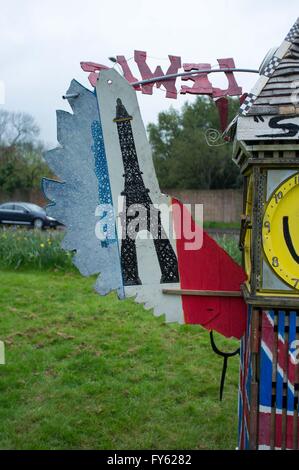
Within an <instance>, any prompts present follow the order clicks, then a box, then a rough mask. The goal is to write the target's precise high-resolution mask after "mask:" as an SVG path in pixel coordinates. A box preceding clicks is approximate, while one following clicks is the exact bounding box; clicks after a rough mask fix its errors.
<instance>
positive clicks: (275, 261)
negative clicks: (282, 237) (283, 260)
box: [272, 256, 279, 268]
mask: <svg viewBox="0 0 299 470" xmlns="http://www.w3.org/2000/svg"><path fill="white" fill-rule="evenodd" d="M272 266H273V268H278V266H279V260H278V258H277V256H273V258H272Z"/></svg>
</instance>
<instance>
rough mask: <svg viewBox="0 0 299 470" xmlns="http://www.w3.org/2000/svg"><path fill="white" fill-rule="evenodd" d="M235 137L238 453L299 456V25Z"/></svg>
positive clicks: (275, 55) (265, 74) (248, 102)
mask: <svg viewBox="0 0 299 470" xmlns="http://www.w3.org/2000/svg"><path fill="white" fill-rule="evenodd" d="M227 134H228V136H229V137H230V138H231V140H234V153H233V159H234V161H235V163H236V164H237V165H238V166H239V167H240V170H241V172H242V174H243V175H244V209H243V212H244V213H243V216H242V223H241V232H240V248H241V250H242V252H243V265H244V268H245V270H246V273H247V282H246V283H245V284H244V285H243V286H242V292H243V296H244V299H245V301H246V303H247V306H248V322H247V329H246V334H245V336H244V338H243V339H242V344H241V368H240V395H239V447H240V448H242V449H299V430H298V429H299V418H298V399H299V20H297V22H296V23H295V25H294V26H293V27H292V29H291V31H290V32H289V34H288V35H287V37H286V38H285V40H284V41H283V43H282V44H281V46H280V47H279V48H278V49H275V50H272V51H270V53H269V54H268V56H267V57H266V58H265V60H264V62H263V63H262V65H261V68H260V77H259V80H258V82H257V84H256V85H255V87H254V89H253V90H252V92H251V93H249V94H248V95H247V97H246V98H245V100H244V102H243V104H242V105H241V108H240V111H239V115H238V116H237V117H236V118H235V119H234V121H233V122H232V123H231V125H230V127H229V129H228V131H227Z"/></svg>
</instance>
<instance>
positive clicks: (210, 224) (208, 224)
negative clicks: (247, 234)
mask: <svg viewBox="0 0 299 470" xmlns="http://www.w3.org/2000/svg"><path fill="white" fill-rule="evenodd" d="M203 227H204V228H208V229H209V228H216V229H220V230H221V229H226V228H234V229H236V230H240V222H209V221H206V222H205V221H204V223H203Z"/></svg>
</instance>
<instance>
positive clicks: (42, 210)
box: [25, 202, 46, 214]
mask: <svg viewBox="0 0 299 470" xmlns="http://www.w3.org/2000/svg"><path fill="white" fill-rule="evenodd" d="M25 205H26V207H28V209H32V210H34V211H38V212H43V213H44V214H45V213H46V211H45V209H43V208H42V207H40V206H38V205H37V204H32V203H31V202H30V203H27V202H26V204H25Z"/></svg>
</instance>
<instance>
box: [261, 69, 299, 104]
mask: <svg viewBox="0 0 299 470" xmlns="http://www.w3.org/2000/svg"><path fill="white" fill-rule="evenodd" d="M298 72H299V70H298ZM260 104H262V105H276V104H277V105H279V104H294V103H293V102H292V98H291V95H288V96H277V97H276V96H275V97H273V98H271V97H270V98H262V97H259V98H257V99H256V100H255V106H257V105H260Z"/></svg>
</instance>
